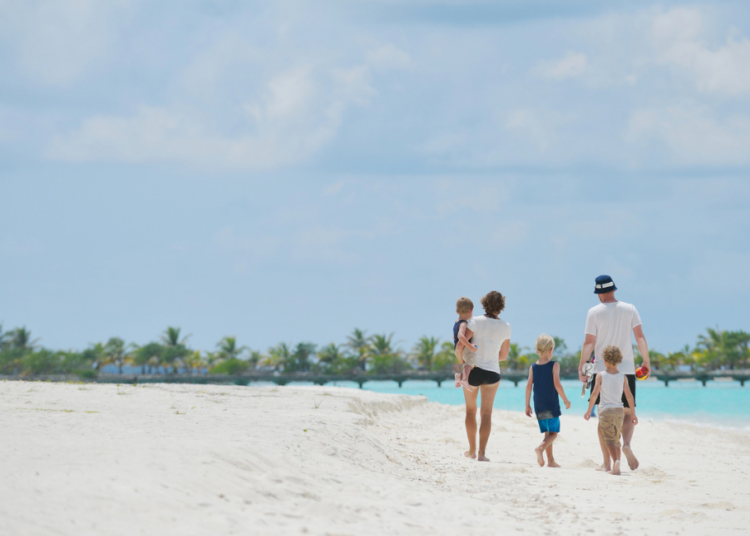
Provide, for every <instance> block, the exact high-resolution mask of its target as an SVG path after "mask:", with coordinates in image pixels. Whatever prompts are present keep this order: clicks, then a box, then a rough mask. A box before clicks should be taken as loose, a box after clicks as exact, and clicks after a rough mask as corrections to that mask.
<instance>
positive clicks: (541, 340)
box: [536, 333, 555, 354]
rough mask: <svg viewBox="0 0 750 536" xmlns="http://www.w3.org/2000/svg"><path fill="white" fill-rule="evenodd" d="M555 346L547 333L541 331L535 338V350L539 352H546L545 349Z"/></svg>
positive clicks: (553, 340)
mask: <svg viewBox="0 0 750 536" xmlns="http://www.w3.org/2000/svg"><path fill="white" fill-rule="evenodd" d="M554 347H555V339H553V338H552V337H550V336H549V335H547V334H546V333H542V334H541V335H539V336H538V337H537V338H536V351H537V352H538V353H540V354H542V353H544V352H546V351H547V350H552V349H554Z"/></svg>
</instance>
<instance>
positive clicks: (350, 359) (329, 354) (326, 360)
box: [318, 343, 359, 374]
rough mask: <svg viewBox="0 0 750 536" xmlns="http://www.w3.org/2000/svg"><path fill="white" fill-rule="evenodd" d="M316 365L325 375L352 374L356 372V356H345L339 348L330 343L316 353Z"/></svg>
mask: <svg viewBox="0 0 750 536" xmlns="http://www.w3.org/2000/svg"><path fill="white" fill-rule="evenodd" d="M318 363H319V365H320V368H322V371H323V372H324V373H327V374H352V373H354V372H355V371H356V369H357V365H358V364H359V363H358V360H357V356H356V355H347V354H346V353H344V352H343V351H342V349H341V347H340V346H338V345H336V344H334V343H331V344H329V345H328V346H325V347H323V348H322V349H321V350H320V352H318Z"/></svg>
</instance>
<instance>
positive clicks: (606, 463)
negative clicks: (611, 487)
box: [596, 412, 612, 472]
mask: <svg viewBox="0 0 750 536" xmlns="http://www.w3.org/2000/svg"><path fill="white" fill-rule="evenodd" d="M599 418H600V419H601V418H602V414H601V412H599ZM596 430H597V433H598V434H599V446H600V447H601V449H602V458H603V460H604V461H603V463H602V465H601V466H600V467H597V468H596V470H597V471H607V472H609V471H611V470H612V466H611V465H610V457H609V450H608V449H607V445H606V443H604V436H603V435H602V429H601V428H599V427H598V426H597V427H596Z"/></svg>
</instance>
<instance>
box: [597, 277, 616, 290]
mask: <svg viewBox="0 0 750 536" xmlns="http://www.w3.org/2000/svg"><path fill="white" fill-rule="evenodd" d="M615 290H617V287H616V286H615V282H614V281H612V278H611V277H609V276H608V275H600V276H599V277H597V278H596V284H595V285H594V294H606V293H607V292H613V291H615Z"/></svg>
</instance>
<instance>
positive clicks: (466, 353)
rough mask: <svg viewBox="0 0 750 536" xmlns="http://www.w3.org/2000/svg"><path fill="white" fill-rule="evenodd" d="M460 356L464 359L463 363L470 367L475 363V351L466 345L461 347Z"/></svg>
mask: <svg viewBox="0 0 750 536" xmlns="http://www.w3.org/2000/svg"><path fill="white" fill-rule="evenodd" d="M461 358H462V359H463V360H464V363H465V364H467V365H471V366H472V367H473V366H474V365H476V364H477V353H476V352H472V351H471V350H469V349H468V348H467V347H466V346H464V347H463V352H461Z"/></svg>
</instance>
